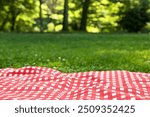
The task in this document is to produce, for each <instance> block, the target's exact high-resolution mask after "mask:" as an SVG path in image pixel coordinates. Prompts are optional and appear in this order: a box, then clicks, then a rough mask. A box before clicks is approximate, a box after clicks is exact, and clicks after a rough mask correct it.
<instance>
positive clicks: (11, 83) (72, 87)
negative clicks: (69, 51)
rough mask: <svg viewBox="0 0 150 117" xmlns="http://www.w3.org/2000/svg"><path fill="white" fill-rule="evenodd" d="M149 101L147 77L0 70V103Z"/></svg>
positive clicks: (124, 73) (122, 73)
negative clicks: (21, 101)
mask: <svg viewBox="0 0 150 117" xmlns="http://www.w3.org/2000/svg"><path fill="white" fill-rule="evenodd" d="M16 99H17V100H35V99H38V100H131V99H133V100H150V74H149V73H140V72H129V71H119V70H118V71H90V72H79V73H61V72H59V71H57V70H54V69H51V68H43V67H23V68H19V69H13V68H5V69H0V100H16Z"/></svg>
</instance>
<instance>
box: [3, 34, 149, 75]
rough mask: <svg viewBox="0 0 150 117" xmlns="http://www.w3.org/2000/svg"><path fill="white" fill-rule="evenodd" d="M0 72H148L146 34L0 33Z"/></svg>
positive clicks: (147, 41) (147, 40)
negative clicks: (24, 69) (6, 69)
mask: <svg viewBox="0 0 150 117" xmlns="http://www.w3.org/2000/svg"><path fill="white" fill-rule="evenodd" d="M0 45H1V49H0V68H4V67H23V66H29V65H30V66H44V67H50V68H55V69H58V70H61V71H63V72H79V71H80V72H81V71H91V70H95V71H96V70H130V71H141V72H150V56H149V55H150V46H149V45H150V35H149V34H116V35H115V34H88V33H80V34H79V33H71V34H69V33H66V34H65V33H54V34H53V33H51V34H31V33H30V34H29V33H26V34H22V33H20V34H16V33H0Z"/></svg>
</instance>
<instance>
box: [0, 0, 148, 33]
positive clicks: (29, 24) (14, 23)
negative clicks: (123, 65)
mask: <svg viewBox="0 0 150 117" xmlns="http://www.w3.org/2000/svg"><path fill="white" fill-rule="evenodd" d="M0 4H1V6H0V17H1V18H0V31H7V32H13V31H15V32H58V31H61V30H65V31H88V32H116V31H128V32H139V31H141V32H142V31H146V32H149V31H150V17H149V16H150V0H78V1H77V0H0Z"/></svg>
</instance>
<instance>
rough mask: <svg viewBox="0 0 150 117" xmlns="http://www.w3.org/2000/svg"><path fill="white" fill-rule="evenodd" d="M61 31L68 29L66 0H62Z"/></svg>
mask: <svg viewBox="0 0 150 117" xmlns="http://www.w3.org/2000/svg"><path fill="white" fill-rule="evenodd" d="M63 31H68V0H64V13H63Z"/></svg>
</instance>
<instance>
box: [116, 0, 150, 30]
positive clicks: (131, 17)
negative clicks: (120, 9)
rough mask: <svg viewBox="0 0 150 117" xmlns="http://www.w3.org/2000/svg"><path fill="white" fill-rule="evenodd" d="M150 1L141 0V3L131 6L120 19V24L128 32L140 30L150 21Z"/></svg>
mask: <svg viewBox="0 0 150 117" xmlns="http://www.w3.org/2000/svg"><path fill="white" fill-rule="evenodd" d="M148 9H149V2H148V1H147V0H141V1H140V3H139V5H136V6H135V7H133V8H132V7H131V8H129V9H127V10H126V12H125V15H124V16H123V17H122V19H121V20H120V22H119V23H120V25H121V26H122V27H123V29H126V30H127V31H128V32H138V31H140V30H141V29H142V28H143V27H144V26H145V25H146V23H147V22H149V21H150V17H149V15H150V14H149V13H148V12H147V11H148Z"/></svg>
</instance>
